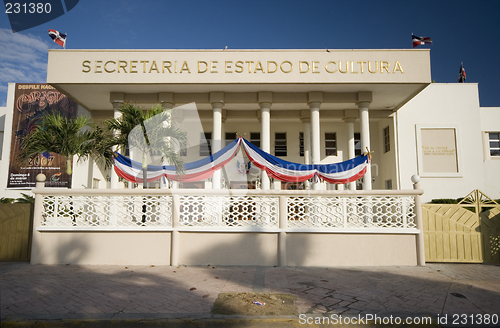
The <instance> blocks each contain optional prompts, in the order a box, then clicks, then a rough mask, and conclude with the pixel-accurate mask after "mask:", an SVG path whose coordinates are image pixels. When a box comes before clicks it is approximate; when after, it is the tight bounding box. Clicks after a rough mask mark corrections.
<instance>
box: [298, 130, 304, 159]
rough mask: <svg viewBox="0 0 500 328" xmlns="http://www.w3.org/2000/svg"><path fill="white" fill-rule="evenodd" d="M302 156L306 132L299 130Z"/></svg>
mask: <svg viewBox="0 0 500 328" xmlns="http://www.w3.org/2000/svg"><path fill="white" fill-rule="evenodd" d="M299 147H300V156H302V157H303V156H304V132H299Z"/></svg>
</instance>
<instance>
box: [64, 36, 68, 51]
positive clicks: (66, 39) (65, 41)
mask: <svg viewBox="0 0 500 328" xmlns="http://www.w3.org/2000/svg"><path fill="white" fill-rule="evenodd" d="M67 40H68V33H66V39H65V40H64V50H66V42H67Z"/></svg>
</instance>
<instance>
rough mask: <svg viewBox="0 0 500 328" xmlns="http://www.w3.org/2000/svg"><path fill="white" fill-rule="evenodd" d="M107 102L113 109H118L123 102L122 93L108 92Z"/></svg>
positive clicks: (123, 96)
mask: <svg viewBox="0 0 500 328" xmlns="http://www.w3.org/2000/svg"><path fill="white" fill-rule="evenodd" d="M109 102H110V103H111V104H112V105H113V109H115V110H116V109H118V107H120V106H121V104H123V103H124V102H125V93H124V92H110V93H109Z"/></svg>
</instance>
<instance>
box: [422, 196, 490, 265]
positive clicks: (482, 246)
mask: <svg viewBox="0 0 500 328" xmlns="http://www.w3.org/2000/svg"><path fill="white" fill-rule="evenodd" d="M483 208H487V209H486V210H485V211H484V212H482V210H483ZM422 219H423V224H424V241H425V259H426V261H427V262H463V263H482V262H500V254H499V253H500V240H499V236H500V205H499V204H497V203H496V202H495V201H493V200H492V199H491V198H489V197H488V196H486V195H485V194H483V193H482V192H481V191H479V190H474V191H473V192H471V193H470V194H469V195H467V197H465V198H464V199H463V200H462V201H461V202H459V203H458V204H424V205H422Z"/></svg>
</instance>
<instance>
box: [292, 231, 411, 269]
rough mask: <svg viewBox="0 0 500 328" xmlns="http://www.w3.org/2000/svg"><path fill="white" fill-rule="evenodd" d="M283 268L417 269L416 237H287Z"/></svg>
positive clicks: (337, 235)
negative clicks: (407, 267) (381, 267)
mask: <svg viewBox="0 0 500 328" xmlns="http://www.w3.org/2000/svg"><path fill="white" fill-rule="evenodd" d="M287 265H289V266H384V265H417V250H416V235H402V234H401V235H399V234H398V235H396V234H352V233H350V234H324V233H316V234H311V233H290V234H287Z"/></svg>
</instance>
